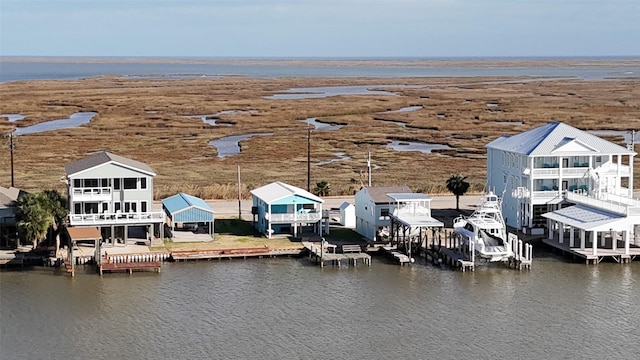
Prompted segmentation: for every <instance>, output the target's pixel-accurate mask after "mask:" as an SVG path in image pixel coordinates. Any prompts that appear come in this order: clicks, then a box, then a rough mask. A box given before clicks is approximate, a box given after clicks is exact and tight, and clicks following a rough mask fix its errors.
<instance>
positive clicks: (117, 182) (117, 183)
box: [113, 179, 120, 190]
mask: <svg viewBox="0 0 640 360" xmlns="http://www.w3.org/2000/svg"><path fill="white" fill-rule="evenodd" d="M113 189H114V190H120V179H113Z"/></svg>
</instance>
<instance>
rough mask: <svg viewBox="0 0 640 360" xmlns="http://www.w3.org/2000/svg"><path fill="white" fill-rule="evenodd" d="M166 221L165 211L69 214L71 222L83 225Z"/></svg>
mask: <svg viewBox="0 0 640 360" xmlns="http://www.w3.org/2000/svg"><path fill="white" fill-rule="evenodd" d="M162 222H164V212H162V211H158V212H145V213H122V212H117V213H107V212H105V213H102V214H69V224H70V225H72V226H81V225H95V226H104V225H134V224H151V223H162Z"/></svg>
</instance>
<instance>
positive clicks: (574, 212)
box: [542, 204, 640, 264]
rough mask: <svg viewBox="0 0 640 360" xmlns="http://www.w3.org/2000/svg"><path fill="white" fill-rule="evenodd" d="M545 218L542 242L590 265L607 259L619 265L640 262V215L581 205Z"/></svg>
mask: <svg viewBox="0 0 640 360" xmlns="http://www.w3.org/2000/svg"><path fill="white" fill-rule="evenodd" d="M542 216H543V217H545V218H547V221H548V229H549V231H548V236H547V237H546V238H545V239H543V242H544V243H545V244H547V245H549V246H552V247H554V248H556V249H559V250H562V251H563V252H565V253H569V254H571V255H573V256H575V257H577V258H581V259H584V260H585V262H586V263H587V264H597V263H599V262H600V261H602V260H604V259H612V260H614V261H616V262H619V263H628V262H631V261H633V260H640V239H639V236H640V234H639V230H640V215H633V214H622V213H618V212H612V211H606V210H603V209H600V208H595V207H589V206H587V205H584V204H579V205H574V206H571V207H566V208H563V209H559V210H556V211H554V212H549V213H545V214H543V215H542Z"/></svg>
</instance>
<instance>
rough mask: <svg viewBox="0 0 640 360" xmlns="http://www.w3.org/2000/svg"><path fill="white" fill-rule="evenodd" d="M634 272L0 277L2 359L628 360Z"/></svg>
mask: <svg viewBox="0 0 640 360" xmlns="http://www.w3.org/2000/svg"><path fill="white" fill-rule="evenodd" d="M639 309H640V263H637V262H636V263H632V264H626V265H620V264H615V263H601V264H599V265H597V266H587V265H583V264H578V263H572V262H568V261H565V260H564V259H562V258H558V257H556V256H555V255H550V254H546V255H545V254H543V255H542V256H540V255H539V254H538V256H537V258H536V259H535V260H534V264H533V269H532V270H531V271H522V272H520V271H515V270H510V269H508V268H505V267H500V266H480V267H478V268H476V271H475V272H466V273H462V272H458V271H450V270H446V269H441V268H440V267H435V266H432V265H430V264H427V263H424V262H422V261H421V260H419V261H417V262H416V263H414V264H412V265H411V266H404V267H401V266H398V265H395V264H391V263H389V262H387V261H386V259H385V258H381V257H374V258H373V261H372V266H371V267H365V266H358V267H356V268H354V267H348V268H347V267H341V268H337V267H325V268H324V269H321V268H319V267H317V266H315V265H314V264H312V263H311V262H310V261H309V260H308V259H306V258H304V257H303V258H273V259H271V258H270V259H252V260H220V261H211V262H207V261H204V262H193V263H165V264H164V265H163V267H162V272H161V273H160V274H156V273H134V274H132V275H129V274H106V275H104V276H102V277H100V276H99V275H96V274H95V273H94V272H92V271H91V270H90V268H89V267H87V268H86V269H85V271H84V272H83V271H82V268H81V269H80V271H78V273H77V274H76V276H75V277H74V278H71V277H70V276H69V275H67V274H63V273H57V272H55V271H52V270H51V269H50V268H34V269H30V270H26V271H9V272H7V271H5V272H1V273H0V324H1V326H0V327H1V328H0V331H1V337H0V341H1V342H0V358H1V359H4V360H8V359H49V358H70V359H85V358H89V359H120V358H128V359H258V358H259V359H336V358H338V359H360V358H369V359H389V358H393V359H409V358H417V359H429V358H440V359H454V358H468V357H472V358H483V359H485V358H509V357H516V358H523V359H571V358H580V357H584V358H603V359H604V358H607V359H629V358H634V357H635V356H637V354H638V353H640V311H639Z"/></svg>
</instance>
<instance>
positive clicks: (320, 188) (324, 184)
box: [314, 180, 331, 196]
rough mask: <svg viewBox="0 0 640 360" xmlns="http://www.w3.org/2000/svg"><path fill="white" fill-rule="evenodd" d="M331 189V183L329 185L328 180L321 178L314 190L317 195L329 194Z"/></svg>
mask: <svg viewBox="0 0 640 360" xmlns="http://www.w3.org/2000/svg"><path fill="white" fill-rule="evenodd" d="M329 191H331V185H329V182H328V181H326V180H321V181H319V182H317V183H316V188H315V189H314V192H315V193H316V195H318V196H327V195H329Z"/></svg>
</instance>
